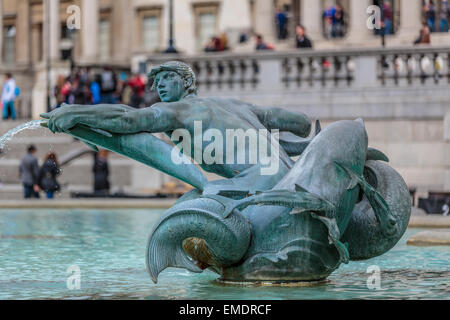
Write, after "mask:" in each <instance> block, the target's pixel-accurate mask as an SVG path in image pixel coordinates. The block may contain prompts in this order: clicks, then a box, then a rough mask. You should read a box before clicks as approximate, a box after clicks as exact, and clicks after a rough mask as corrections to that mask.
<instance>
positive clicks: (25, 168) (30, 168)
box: [19, 145, 40, 199]
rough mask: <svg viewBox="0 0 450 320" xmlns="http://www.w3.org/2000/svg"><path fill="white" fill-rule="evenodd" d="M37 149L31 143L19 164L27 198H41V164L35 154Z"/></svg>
mask: <svg viewBox="0 0 450 320" xmlns="http://www.w3.org/2000/svg"><path fill="white" fill-rule="evenodd" d="M36 151H37V150H36V147H35V146H34V145H30V146H29V147H28V151H27V154H26V155H25V157H23V159H22V161H21V162H20V166H19V176H20V180H21V182H22V185H23V189H24V198H25V199H30V198H39V191H40V188H39V184H38V178H39V165H38V161H37V159H36V157H35V156H34V154H35V153H36Z"/></svg>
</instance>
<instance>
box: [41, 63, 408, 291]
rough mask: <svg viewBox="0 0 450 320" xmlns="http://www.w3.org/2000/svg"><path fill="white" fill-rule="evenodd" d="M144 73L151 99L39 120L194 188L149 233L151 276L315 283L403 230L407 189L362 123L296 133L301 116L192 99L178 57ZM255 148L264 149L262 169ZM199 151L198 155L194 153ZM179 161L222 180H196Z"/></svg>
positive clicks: (71, 108) (64, 110)
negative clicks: (180, 273) (171, 271)
mask: <svg viewBox="0 0 450 320" xmlns="http://www.w3.org/2000/svg"><path fill="white" fill-rule="evenodd" d="M149 77H151V78H153V79H154V84H153V88H154V89H155V90H157V92H158V94H159V96H160V98H161V101H162V102H160V103H156V104H154V105H153V106H151V107H148V108H145V109H133V108H131V107H128V106H124V105H96V106H79V105H65V106H63V107H61V108H59V109H57V110H55V111H53V112H51V113H47V114H43V115H42V117H43V118H45V119H48V122H47V123H46V126H48V128H49V129H50V130H51V131H53V132H64V133H68V134H71V135H73V136H75V137H77V138H79V139H81V140H82V141H84V142H86V143H87V144H88V145H90V146H91V147H92V148H94V149H96V146H100V147H102V148H105V149H108V150H111V151H114V152H117V153H120V154H123V155H125V156H128V157H130V158H132V159H135V160H137V161H140V162H142V163H145V164H147V165H149V166H152V167H154V168H156V169H158V170H161V171H163V172H165V173H167V174H169V175H171V176H174V177H176V178H179V179H181V180H182V181H185V182H187V183H189V184H191V185H192V186H194V187H195V189H194V190H192V191H191V192H189V193H187V194H186V195H184V196H183V197H182V198H180V199H179V200H178V201H177V203H176V204H175V205H174V206H173V207H172V208H171V209H169V210H168V211H167V212H166V213H165V214H164V215H163V216H162V218H161V219H160V221H159V223H158V224H157V225H156V226H155V228H154V230H153V231H152V233H151V236H150V238H149V242H148V250H147V267H148V271H149V273H150V276H151V278H152V280H153V281H154V282H156V281H157V277H158V274H159V273H160V272H161V271H163V270H164V269H165V268H167V267H180V268H186V269H188V270H191V271H194V272H201V271H202V270H204V269H206V268H210V269H211V270H213V271H215V272H217V273H218V274H219V275H221V279H222V280H224V281H230V282H247V281H251V282H254V281H266V282H267V281H269V282H296V281H314V280H322V279H325V278H326V277H327V276H328V275H329V274H330V273H331V272H333V271H334V270H335V269H337V268H338V267H339V265H340V264H341V263H347V262H348V261H349V260H363V259H369V258H371V257H375V256H378V255H381V254H383V253H384V252H386V251H388V250H390V249H391V248H392V247H393V246H394V245H395V244H396V243H397V242H398V240H399V239H400V238H401V236H402V235H403V233H404V231H405V230H406V227H407V225H408V221H409V216H410V211H411V203H410V196H409V192H408V188H407V187H406V184H405V183H404V181H403V179H402V178H401V177H400V176H399V175H398V174H397V173H396V172H395V171H394V170H393V169H392V168H390V167H389V166H388V165H387V164H385V163H384V162H387V161H388V159H387V157H386V156H385V155H384V154H383V153H381V152H380V151H377V150H375V149H371V148H369V147H368V137H367V133H366V130H365V126H364V123H363V121H362V120H360V119H359V120H355V121H338V122H335V123H333V124H331V125H329V126H328V127H326V128H325V129H324V130H321V129H320V125H319V123H318V122H317V123H316V132H315V134H314V135H313V136H312V138H309V139H308V138H307V137H308V136H309V135H310V132H311V122H310V120H309V119H308V117H307V116H306V115H304V114H301V113H293V112H288V111H286V110H283V109H280V108H259V107H257V106H254V105H252V104H248V103H245V102H242V101H237V100H233V99H219V98H201V97H198V96H197V87H196V78H195V74H194V73H193V71H192V69H191V68H190V67H189V66H188V65H187V64H184V63H182V62H177V61H173V62H167V63H164V64H162V65H160V66H158V67H157V68H154V69H153V70H152V71H151V73H150V75H149ZM199 128H200V130H199ZM204 131H206V133H207V134H205V132H204ZM158 132H165V133H166V134H167V135H169V136H170V137H172V139H173V140H174V142H179V143H178V144H177V147H178V148H179V150H178V151H177V152H175V153H176V154H177V157H178V159H181V161H179V162H176V161H174V150H177V149H174V148H173V147H172V146H171V145H169V144H167V143H166V142H164V141H162V140H160V139H158V138H156V137H155V136H153V135H152V133H158ZM230 132H231V133H232V134H230ZM223 137H226V138H224V139H222V138H223ZM235 139H237V140H238V143H237V144H236V143H235ZM239 139H240V140H239ZM239 141H240V142H239ZM252 141H253V142H255V141H257V143H254V144H252V143H251V142H252ZM219 142H222V143H219ZM230 145H231V147H230ZM263 149H265V150H263ZM179 151H183V154H181V153H180V152H179ZM244 151H245V152H244ZM263 151H264V152H263ZM239 152H244V153H243V154H244V156H242V157H240V156H239ZM230 153H231V154H232V156H230V157H228V155H229V154H230ZM236 153H237V154H238V155H237V156H236ZM264 154H266V155H267V154H270V157H271V158H270V159H274V155H276V161H277V164H276V166H275V167H274V168H275V169H276V170H273V172H270V173H268V174H267V172H266V173H263V170H264V169H265V168H267V166H268V162H267V158H264V157H263V156H261V155H264ZM197 155H200V156H199V157H196V156H197ZM205 155H207V156H209V158H210V159H209V160H205V161H202V156H203V157H204V156H205ZM293 156H300V157H299V159H298V160H297V161H296V162H294V161H293V160H292V159H291V157H293ZM189 158H194V159H195V160H196V162H197V163H198V164H199V165H200V167H201V168H202V169H204V170H205V171H208V172H213V173H216V174H218V175H220V176H222V177H223V178H224V179H223V180H219V181H213V182H208V181H207V179H206V178H205V176H204V175H203V174H202V172H201V171H200V170H199V169H198V168H197V167H196V166H195V165H194V164H193V163H192V161H191V160H190V159H189ZM211 159H213V160H214V161H211Z"/></svg>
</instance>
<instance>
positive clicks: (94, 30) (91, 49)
mask: <svg viewBox="0 0 450 320" xmlns="http://www.w3.org/2000/svg"><path fill="white" fill-rule="evenodd" d="M98 23H99V5H98V0H82V3H81V30H80V31H81V38H82V54H81V60H82V61H83V62H95V61H97V58H98V32H99V29H98Z"/></svg>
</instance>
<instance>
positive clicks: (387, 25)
mask: <svg viewBox="0 0 450 320" xmlns="http://www.w3.org/2000/svg"><path fill="white" fill-rule="evenodd" d="M383 15H384V34H385V35H386V36H388V35H390V34H392V31H393V30H392V27H393V25H392V7H391V3H390V2H389V1H387V2H385V3H384V5H383Z"/></svg>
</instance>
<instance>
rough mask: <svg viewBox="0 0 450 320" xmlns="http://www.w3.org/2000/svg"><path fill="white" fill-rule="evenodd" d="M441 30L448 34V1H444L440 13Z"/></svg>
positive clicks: (449, 15)
mask: <svg viewBox="0 0 450 320" xmlns="http://www.w3.org/2000/svg"><path fill="white" fill-rule="evenodd" d="M439 16H440V18H441V20H440V22H439V29H440V31H441V32H448V19H449V17H450V5H449V3H448V0H442V2H441V12H440V15H439Z"/></svg>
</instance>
